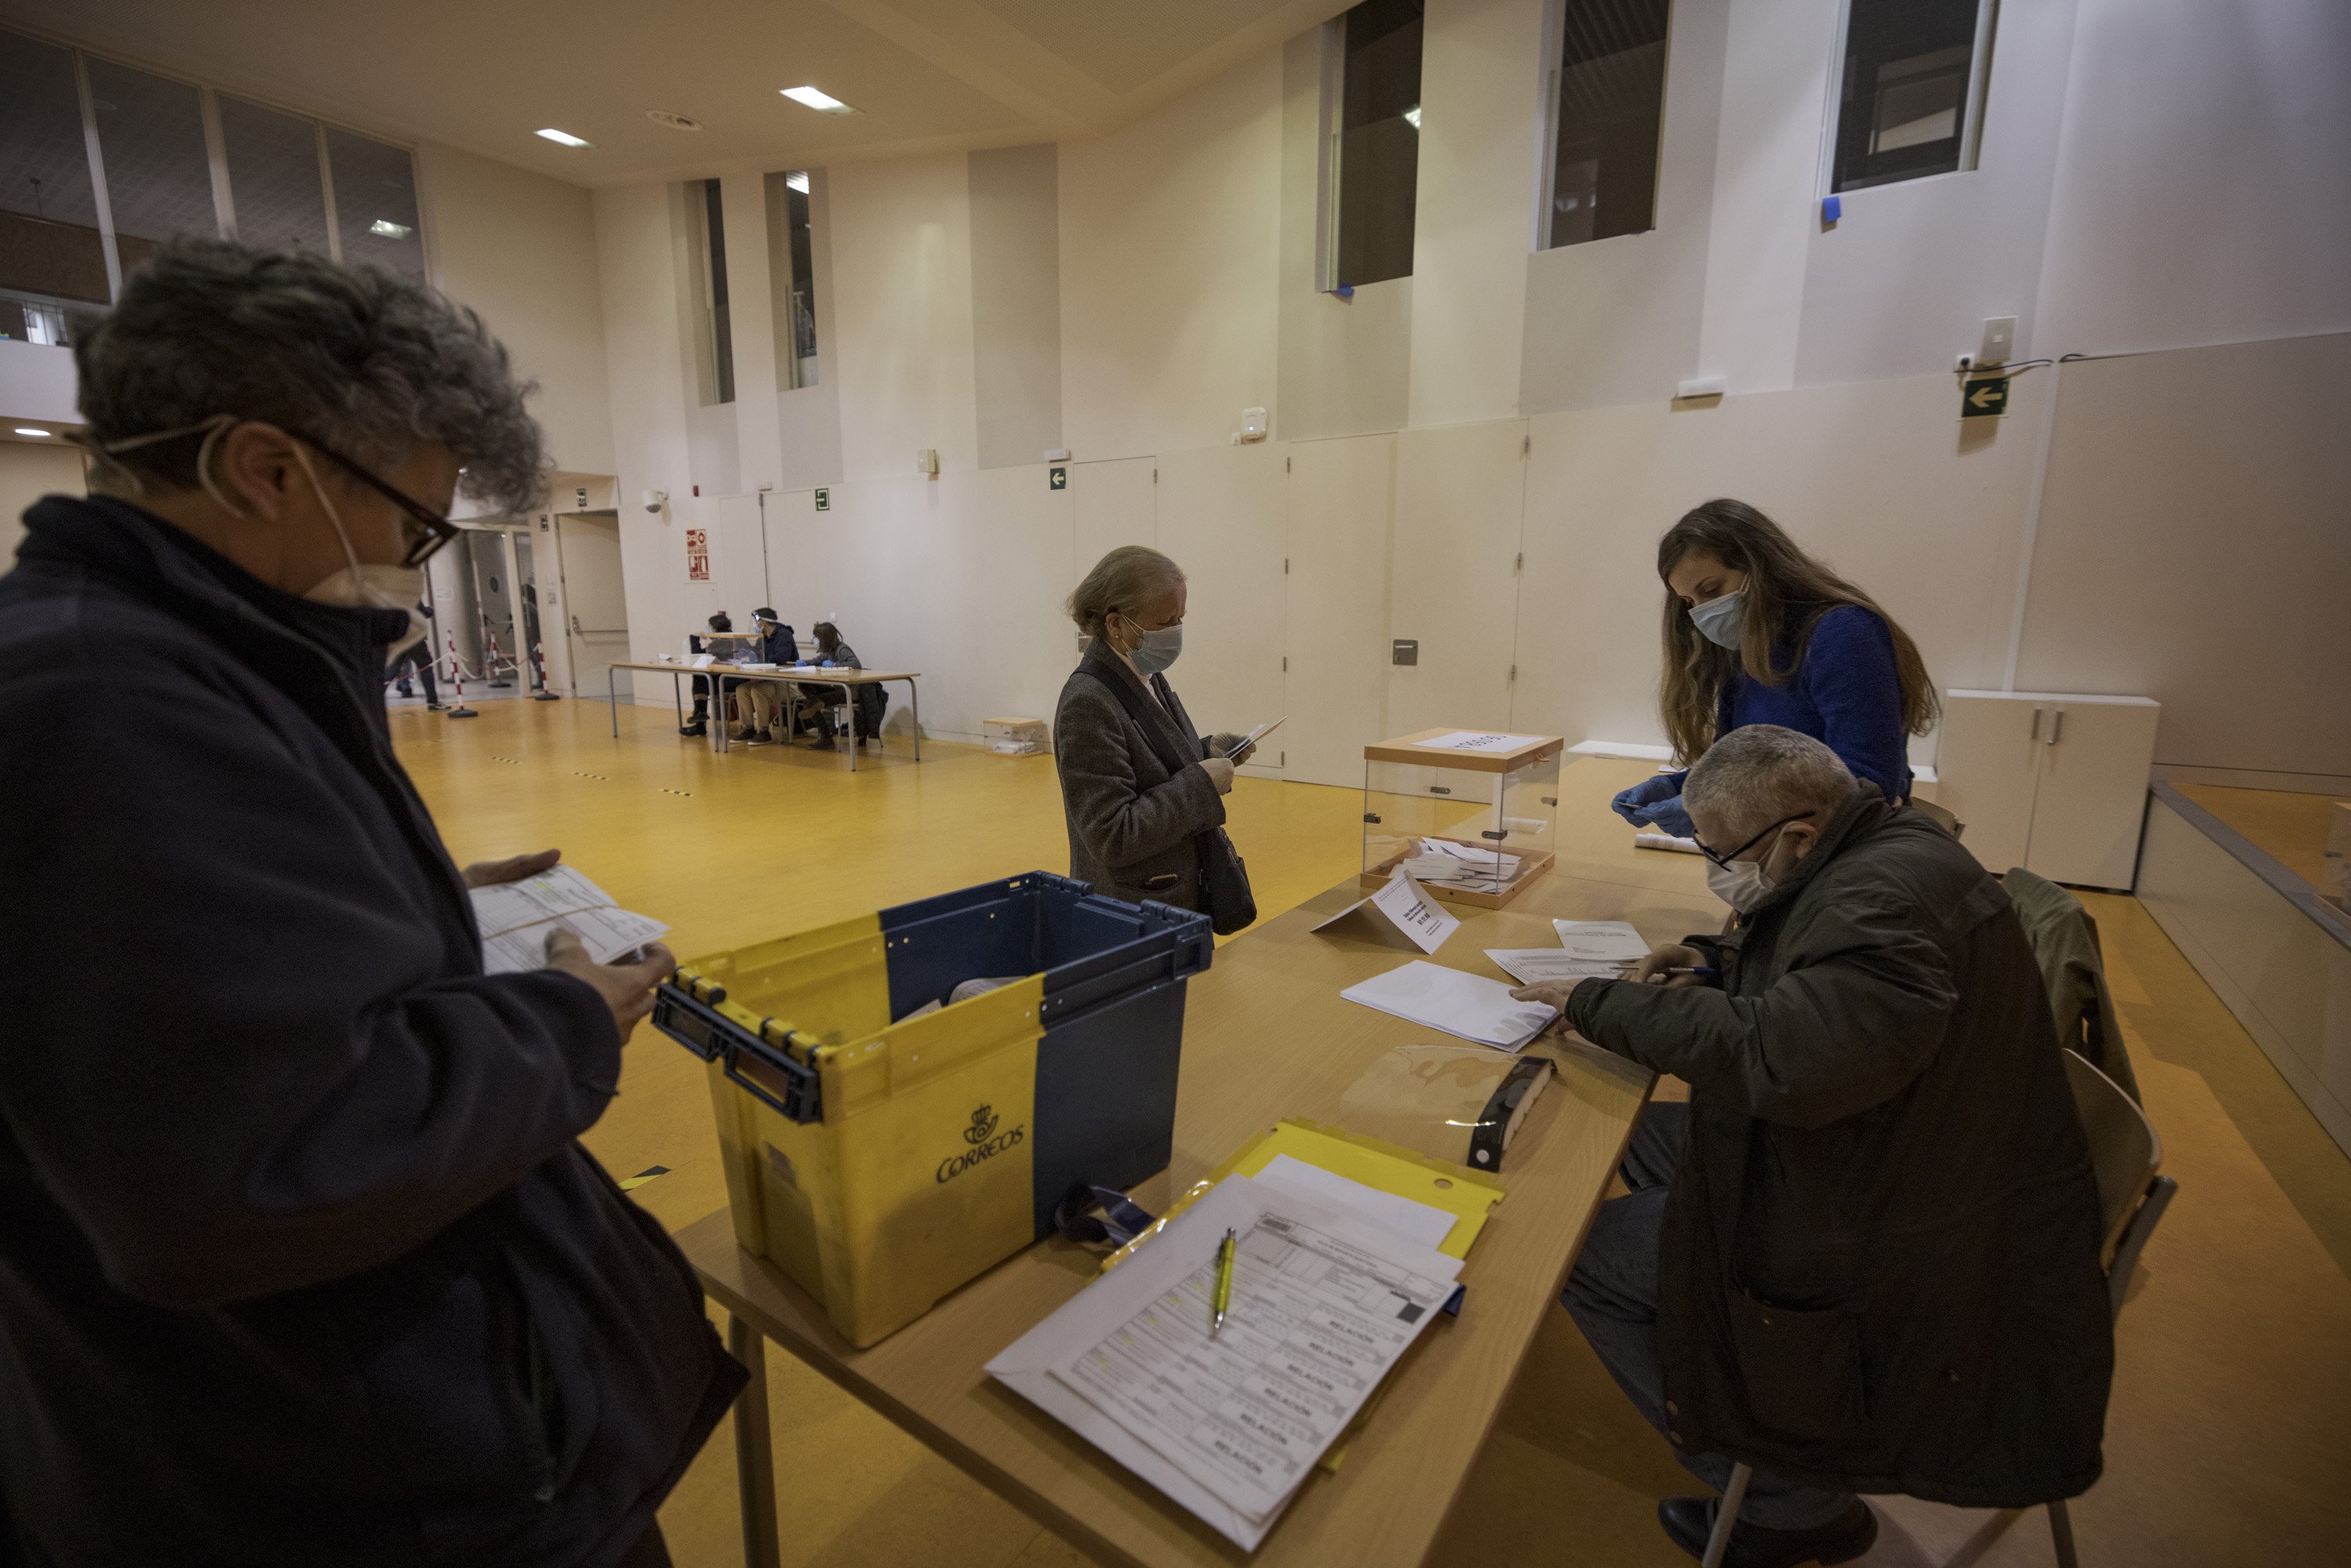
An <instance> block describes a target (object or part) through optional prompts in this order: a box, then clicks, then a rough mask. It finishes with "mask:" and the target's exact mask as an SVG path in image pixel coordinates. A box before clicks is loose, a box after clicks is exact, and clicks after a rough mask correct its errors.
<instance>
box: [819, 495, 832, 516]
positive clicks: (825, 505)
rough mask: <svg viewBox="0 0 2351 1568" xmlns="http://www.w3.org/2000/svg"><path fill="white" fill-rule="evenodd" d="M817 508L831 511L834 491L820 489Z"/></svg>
mask: <svg viewBox="0 0 2351 1568" xmlns="http://www.w3.org/2000/svg"><path fill="white" fill-rule="evenodd" d="M816 509H817V510H818V511H820V512H830V511H831V510H832V492H831V491H830V490H819V491H818V492H817V493H816Z"/></svg>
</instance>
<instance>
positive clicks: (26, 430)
mask: <svg viewBox="0 0 2351 1568" xmlns="http://www.w3.org/2000/svg"><path fill="white" fill-rule="evenodd" d="M16 434H19V435H47V434H48V432H47V431H46V430H35V429H34V428H33V427H32V426H31V425H29V424H20V425H18V426H17V427H16Z"/></svg>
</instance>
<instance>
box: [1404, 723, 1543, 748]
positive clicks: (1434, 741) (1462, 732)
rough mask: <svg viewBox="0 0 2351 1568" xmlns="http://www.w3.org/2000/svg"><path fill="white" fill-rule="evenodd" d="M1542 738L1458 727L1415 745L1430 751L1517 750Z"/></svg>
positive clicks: (1417, 742)
mask: <svg viewBox="0 0 2351 1568" xmlns="http://www.w3.org/2000/svg"><path fill="white" fill-rule="evenodd" d="M1541 738H1542V737H1541V736H1540V735H1496V734H1491V733H1489V732H1487V731H1485V730H1477V729H1457V730H1455V731H1453V732H1452V733H1451V734H1449V735H1440V736H1437V737H1434V738H1431V739H1428V740H1416V741H1414V742H1413V744H1414V745H1415V746H1417V747H1422V748H1424V749H1426V750H1429V751H1480V752H1495V753H1499V752H1504V751H1516V750H1517V749H1518V748H1519V747H1521V746H1532V745H1533V744H1534V743H1535V742H1537V741H1539V740H1541Z"/></svg>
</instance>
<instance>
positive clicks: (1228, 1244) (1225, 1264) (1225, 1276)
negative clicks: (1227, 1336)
mask: <svg viewBox="0 0 2351 1568" xmlns="http://www.w3.org/2000/svg"><path fill="white" fill-rule="evenodd" d="M1237 1241H1238V1238H1236V1237H1235V1236H1234V1235H1233V1232H1232V1229H1231V1228H1230V1227H1227V1228H1226V1230H1225V1239H1223V1240H1222V1241H1220V1242H1218V1243H1217V1290H1216V1294H1215V1296H1214V1297H1213V1298H1212V1299H1211V1300H1210V1301H1209V1315H1208V1337H1209V1338H1210V1339H1214V1338H1216V1337H1217V1330H1218V1329H1221V1328H1223V1327H1224V1326H1225V1313H1226V1312H1228V1310H1230V1309H1231V1307H1232V1304H1233V1250H1234V1248H1235V1245H1236V1244H1237Z"/></svg>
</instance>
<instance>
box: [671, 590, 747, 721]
mask: <svg viewBox="0 0 2351 1568" xmlns="http://www.w3.org/2000/svg"><path fill="white" fill-rule="evenodd" d="M710 629H711V630H712V631H713V632H732V631H734V630H735V622H734V618H733V617H731V616H729V615H728V614H727V613H726V612H725V611H724V610H721V611H720V612H717V613H716V615H713V616H712V617H711V618H710ZM685 647H686V652H687V653H693V654H695V655H697V656H698V655H700V654H703V653H708V654H709V655H710V656H711V657H712V658H713V659H715V660H716V661H717V662H718V663H720V664H725V663H726V657H727V643H726V640H724V639H716V640H714V641H713V642H711V643H705V642H703V640H702V638H701V637H700V636H699V635H698V634H695V633H692V632H689V633H688V634H687V635H686V639H685ZM734 689H735V688H734V687H733V686H732V685H727V686H726V691H723V692H721V693H720V694H719V697H718V722H719V723H720V724H721V725H724V724H725V723H726V693H727V692H731V691H733V690H734ZM709 705H710V677H709V676H708V675H696V676H695V677H694V716H692V717H691V718H688V719H687V720H686V721H685V723H684V726H683V727H680V728H679V730H678V734H680V735H708V734H709V733H710V731H709V729H708V728H707V727H706V726H705V715H706V714H707V713H708V712H709V711H710V708H709Z"/></svg>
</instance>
